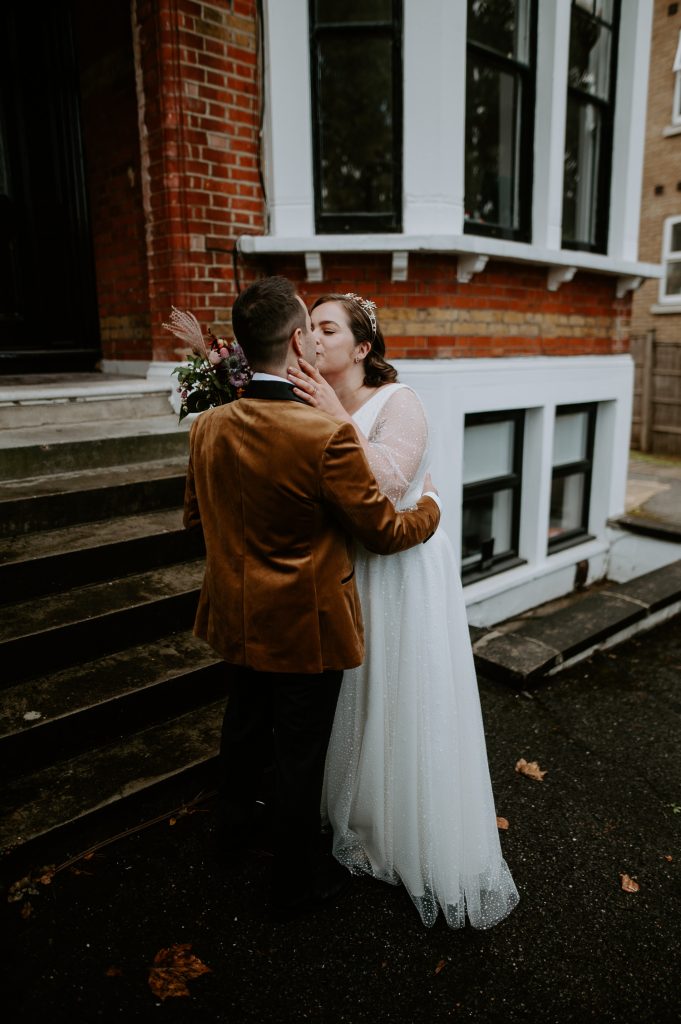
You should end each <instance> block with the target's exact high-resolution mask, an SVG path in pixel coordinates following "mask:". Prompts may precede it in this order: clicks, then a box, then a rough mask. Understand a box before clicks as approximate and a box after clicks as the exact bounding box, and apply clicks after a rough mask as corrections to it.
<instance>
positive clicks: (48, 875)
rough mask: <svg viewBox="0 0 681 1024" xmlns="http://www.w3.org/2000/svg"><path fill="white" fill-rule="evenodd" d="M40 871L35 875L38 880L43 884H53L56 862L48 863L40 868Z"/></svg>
mask: <svg viewBox="0 0 681 1024" xmlns="http://www.w3.org/2000/svg"><path fill="white" fill-rule="evenodd" d="M38 871H39V874H36V876H35V880H36V882H40V884H41V885H51V884H52V879H53V878H54V876H55V874H56V871H57V868H56V865H55V864H46V865H45V867H44V868H39V869H38Z"/></svg>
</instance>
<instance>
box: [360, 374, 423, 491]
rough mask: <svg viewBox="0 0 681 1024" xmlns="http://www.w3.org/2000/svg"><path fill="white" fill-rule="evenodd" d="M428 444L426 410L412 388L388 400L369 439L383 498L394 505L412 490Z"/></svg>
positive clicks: (370, 454)
mask: <svg viewBox="0 0 681 1024" xmlns="http://www.w3.org/2000/svg"><path fill="white" fill-rule="evenodd" d="M427 444H428V423H427V421H426V416H425V413H424V411H423V406H422V405H421V402H420V401H419V399H418V397H417V396H416V394H415V393H414V392H413V391H412V390H411V388H400V389H399V391H395V392H394V394H392V395H391V396H390V398H388V400H387V401H386V403H385V405H384V406H383V408H382V409H381V411H380V412H379V414H378V416H377V417H376V419H375V421H374V424H373V426H372V428H371V431H370V433H369V437H368V438H367V446H366V455H367V458H368V460H369V465H370V466H371V469H372V471H373V474H374V476H375V477H376V480H377V482H378V486H379V487H380V489H381V491H382V492H383V494H385V495H386V496H387V497H388V498H390V500H391V501H392V502H393V504H395V503H396V502H398V501H399V500H400V499H401V498H402V497H403V496H404V494H405V493H406V491H407V490H408V489H409V486H410V484H411V482H412V481H413V479H414V477H415V476H416V474H417V472H418V470H419V467H420V465H421V461H422V459H423V454H424V452H425V450H426V446H427Z"/></svg>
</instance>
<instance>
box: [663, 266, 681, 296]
mask: <svg viewBox="0 0 681 1024" xmlns="http://www.w3.org/2000/svg"><path fill="white" fill-rule="evenodd" d="M664 290H665V294H666V295H681V260H679V261H678V262H673V263H668V264H667V274H666V276H665V287H664Z"/></svg>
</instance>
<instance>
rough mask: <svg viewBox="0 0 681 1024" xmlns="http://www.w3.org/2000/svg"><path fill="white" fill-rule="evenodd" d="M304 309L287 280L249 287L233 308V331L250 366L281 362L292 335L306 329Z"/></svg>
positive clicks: (268, 279)
mask: <svg viewBox="0 0 681 1024" xmlns="http://www.w3.org/2000/svg"><path fill="white" fill-rule="evenodd" d="M306 324H307V321H306V317H305V307H304V306H302V305H301V302H300V299H299V298H298V293H297V292H296V289H295V288H294V286H293V283H292V282H291V281H289V280H288V278H286V277H264V278H263V279H262V280H261V281H256V282H255V283H254V284H252V285H249V287H248V288H246V289H245V290H244V291H242V292H241V293H240V294H239V295H238V296H237V298H236V300H235V302H234V305H233V306H232V329H233V331H234V336H235V338H236V340H237V341H238V342H239V344H240V345H241V347H242V349H243V350H244V352H245V354H246V358H247V359H248V361H249V363H250V364H251V366H255V367H257V366H259V365H264V366H267V365H268V364H270V363H273V362H277V361H278V360H280V359H281V358H282V357H283V356H284V354H285V351H286V347H287V345H288V340H289V338H290V337H291V335H292V334H293V332H294V331H295V330H296V329H297V328H300V329H301V330H302V331H303V332H304V331H305V328H306Z"/></svg>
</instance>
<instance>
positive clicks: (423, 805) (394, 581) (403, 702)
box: [322, 529, 518, 928]
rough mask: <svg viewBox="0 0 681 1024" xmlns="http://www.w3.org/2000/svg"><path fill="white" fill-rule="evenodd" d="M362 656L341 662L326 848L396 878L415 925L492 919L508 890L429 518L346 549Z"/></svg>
mask: <svg viewBox="0 0 681 1024" xmlns="http://www.w3.org/2000/svg"><path fill="white" fill-rule="evenodd" d="M355 567H356V568H355V571H356V578H357V586H358V589H359V595H360V599H361V602H362V609H363V613H364V625H365V632H366V657H365V661H364V664H363V665H362V666H361V667H360V668H357V669H353V670H351V671H348V672H346V673H345V676H344V679H343V685H342V689H341V694H340V699H339V702H338V709H337V712H336V717H335V722H334V727H333V733H332V736H331V742H330V745H329V752H328V756H327V762H326V774H325V780H324V792H323V796H322V816H323V817H324V818H326V819H328V821H329V822H330V824H331V826H332V827H333V832H334V846H333V851H334V856H335V857H336V858H337V860H338V861H340V863H342V864H344V865H346V867H348V868H349V869H350V870H351V871H353V872H355V873H360V872H366V873H368V874H371V875H373V876H374V877H375V878H378V879H382V880H383V881H386V882H391V883H393V884H398V883H400V882H401V883H402V884H403V885H404V886H405V888H406V889H407V891H408V892H409V895H410V896H411V898H412V900H413V901H414V904H415V905H416V908H417V909H418V912H419V914H420V915H421V919H422V920H423V923H424V924H425V925H428V926H430V925H432V924H434V922H435V920H436V918H437V915H438V908H441V909H442V911H443V913H444V915H445V918H446V920H447V923H448V924H449V925H450V927H452V928H459V927H462V926H463V925H464V924H465V921H466V916H467V917H468V920H469V921H470V923H471V925H472V926H473V927H475V928H489V927H491V926H492V925H494V924H497V922H499V921H501V920H502V919H503V918H504V917H506V915H507V914H509V913H510V911H511V910H512V909H513V907H514V906H515V905H516V904H517V902H518V892H517V890H516V887H515V885H514V883H513V879H512V878H511V874H510V872H509V869H508V867H507V865H506V862H505V861H504V859H503V857H502V854H501V847H500V844H499V834H498V830H497V824H496V812H495V807H494V800H493V797H492V789H491V785H490V778H489V768H488V765H487V753H486V748H485V736H484V732H483V725H482V716H481V712H480V700H479V696H478V688H477V682H476V677H475V670H474V665H473V655H472V651H471V645H470V639H469V633H468V624H467V619H466V609H465V604H464V600H463V593H462V588H461V582H460V580H459V575H458V571H457V568H456V563H455V560H454V554H453V551H452V548H451V544H450V542H449V540H448V538H447V536H446V534H445V533H444V532H443V531H442V530H441V529H440V530H438V531H437V532H436V533H435V535H434V536H433V537H432V538H431V539H430V540H429V541H428V542H427V543H426V544H420V545H418V546H417V547H415V548H412V549H411V550H409V551H405V552H403V553H402V554H398V555H391V556H389V557H381V556H379V555H372V554H369V553H367V552H364V551H360V552H358V554H357V558H356V561H355Z"/></svg>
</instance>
